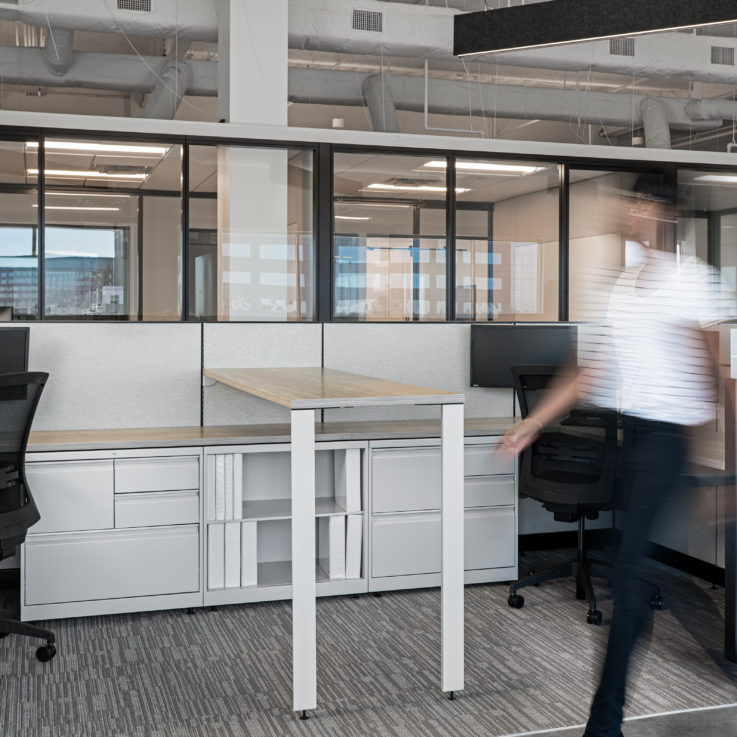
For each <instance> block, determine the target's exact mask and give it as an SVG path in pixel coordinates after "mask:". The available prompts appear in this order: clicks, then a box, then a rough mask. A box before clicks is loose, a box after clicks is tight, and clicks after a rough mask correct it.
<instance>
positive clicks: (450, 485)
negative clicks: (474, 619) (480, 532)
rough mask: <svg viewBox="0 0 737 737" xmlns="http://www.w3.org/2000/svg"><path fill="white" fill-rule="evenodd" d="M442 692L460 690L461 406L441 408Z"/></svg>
mask: <svg viewBox="0 0 737 737" xmlns="http://www.w3.org/2000/svg"><path fill="white" fill-rule="evenodd" d="M441 442H442V451H441V452H442V459H443V491H442V504H443V507H442V593H441V597H442V603H441V610H442V612H441V617H442V622H441V630H442V649H441V669H442V674H441V690H442V691H460V690H461V689H462V688H463V575H464V573H463V569H464V566H463V405H462V404H444V405H443V406H442V431H441Z"/></svg>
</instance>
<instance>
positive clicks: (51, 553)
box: [24, 525, 199, 606]
mask: <svg viewBox="0 0 737 737" xmlns="http://www.w3.org/2000/svg"><path fill="white" fill-rule="evenodd" d="M198 530H199V526H198V525H186V526H181V527H172V528H162V527H155V528H151V529H145V530H112V531H110V532H85V533H67V534H65V535H39V536H37V537H32V538H28V540H27V541H26V543H25V570H24V578H25V592H24V595H25V602H26V605H28V606H31V605H33V604H56V603H61V602H71V601H89V600H93V599H116V598H123V597H129V596H155V595H157V594H178V593H185V592H193V591H198V590H199V533H198Z"/></svg>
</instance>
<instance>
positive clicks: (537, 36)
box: [453, 0, 737, 56]
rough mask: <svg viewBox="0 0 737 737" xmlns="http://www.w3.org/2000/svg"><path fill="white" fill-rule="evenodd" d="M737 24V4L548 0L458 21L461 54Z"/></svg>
mask: <svg viewBox="0 0 737 737" xmlns="http://www.w3.org/2000/svg"><path fill="white" fill-rule="evenodd" d="M734 22H737V0H549V2H538V3H531V4H529V5H515V6H514V7H510V8H500V9H499V10H483V11H481V12H478V13H461V14H459V15H456V16H455V18H454V37H453V53H454V54H455V55H456V56H466V55H474V54H495V53H499V52H500V51H516V50H520V49H532V48H537V47H540V46H556V45H558V44H565V43H574V42H577V41H592V40H595V39H601V38H612V37H615V36H634V35H637V34H641V33H655V32H657V31H669V30H675V29H679V28H692V27H695V26H710V25H715V24H717V23H734Z"/></svg>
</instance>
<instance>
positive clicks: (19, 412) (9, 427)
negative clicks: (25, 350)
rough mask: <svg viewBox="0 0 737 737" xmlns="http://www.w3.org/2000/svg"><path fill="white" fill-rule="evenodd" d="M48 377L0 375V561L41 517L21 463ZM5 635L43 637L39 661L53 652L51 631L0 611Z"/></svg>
mask: <svg viewBox="0 0 737 737" xmlns="http://www.w3.org/2000/svg"><path fill="white" fill-rule="evenodd" d="M48 377H49V375H48V374H44V373H22V374H3V375H0V560H1V559H4V558H7V557H9V556H12V555H14V554H15V550H16V547H17V546H18V545H20V544H21V543H22V542H23V541H24V540H25V539H26V532H27V531H28V528H29V527H31V526H32V525H34V524H36V522H38V520H39V519H41V515H40V514H39V512H38V509H37V508H36V504H35V502H34V501H33V497H32V496H31V491H30V489H29V488H28V482H27V481H26V475H25V466H24V464H25V455H26V446H27V444H28V435H29V433H30V432H31V423H32V422H33V416H34V414H35V413H36V407H37V405H38V400H39V398H40V396H41V392H42V391H43V388H44V385H45V384H46V379H48ZM7 635H24V636H26V637H40V638H41V639H42V640H46V644H45V645H41V646H40V647H39V648H38V650H36V657H37V658H38V659H39V660H40V661H42V662H45V661H47V660H51V658H53V657H54V655H56V647H55V646H54V641H55V638H54V634H53V632H50V631H49V630H45V629H42V628H41V627H36V626H34V625H32V624H27V623H25V622H20V621H19V619H18V618H17V617H15V618H14V617H12V616H10V614H9V613H8V612H2V613H0V637H6V636H7Z"/></svg>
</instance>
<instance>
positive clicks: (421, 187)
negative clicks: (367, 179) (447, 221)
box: [367, 183, 470, 194]
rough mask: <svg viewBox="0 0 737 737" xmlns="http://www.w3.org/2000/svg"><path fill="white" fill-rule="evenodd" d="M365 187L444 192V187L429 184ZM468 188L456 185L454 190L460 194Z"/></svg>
mask: <svg viewBox="0 0 737 737" xmlns="http://www.w3.org/2000/svg"><path fill="white" fill-rule="evenodd" d="M367 189H380V190H384V191H386V192H445V191H446V188H445V187H435V186H432V185H430V184H378V183H376V184H369V186H368V187H367ZM469 191H470V190H468V189H466V188H464V187H456V192H458V193H459V194H462V193H463V192H469Z"/></svg>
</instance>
